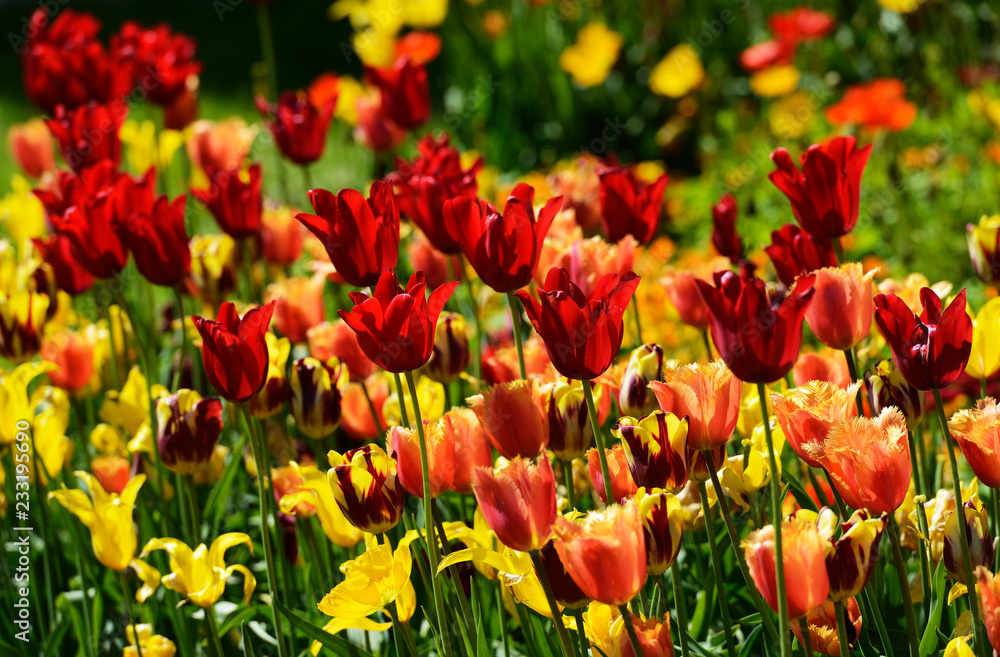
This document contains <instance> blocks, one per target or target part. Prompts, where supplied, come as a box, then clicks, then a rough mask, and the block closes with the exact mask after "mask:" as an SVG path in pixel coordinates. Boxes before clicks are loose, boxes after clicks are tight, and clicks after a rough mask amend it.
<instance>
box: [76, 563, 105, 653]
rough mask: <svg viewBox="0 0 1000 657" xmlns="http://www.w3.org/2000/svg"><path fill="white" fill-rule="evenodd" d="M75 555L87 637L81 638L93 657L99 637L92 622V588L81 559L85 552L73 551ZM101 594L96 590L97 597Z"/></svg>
mask: <svg viewBox="0 0 1000 657" xmlns="http://www.w3.org/2000/svg"><path fill="white" fill-rule="evenodd" d="M73 553H74V555H75V556H76V570H77V572H79V573H80V591H81V593H83V605H82V606H83V624H84V631H85V634H86V635H87V636H86V637H81V639H83V641H84V643H85V645H86V647H87V649H86V650H85V651H84V653H85V654H86V655H90V656H91V657H92V656H94V655H96V654H97V648H96V646H97V637H95V636H94V626H93V624H91V622H90V595H89V594H88V593H87V591H88V590H89V589H90V587H89V586H88V584H87V580H88V577H87V576H86V573H84V571H83V560H82V559H81V558H80V555H81V554H83V550H79V549H77V550H73ZM100 594H101V592H100V591H99V590H96V589H95V595H100Z"/></svg>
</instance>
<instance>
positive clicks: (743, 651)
mask: <svg viewBox="0 0 1000 657" xmlns="http://www.w3.org/2000/svg"><path fill="white" fill-rule="evenodd" d="M758 622H760V619H758ZM763 633H764V626H763V625H758V626H757V627H755V628H753V631H752V632H750V634H748V635H747V638H746V640H745V641H744V642H743V646H742V647H740V652H739V655H738V657H750V649H751V648H753V644H754V642H756V641H757V639H758V638H760V636H761V635H762V634H763Z"/></svg>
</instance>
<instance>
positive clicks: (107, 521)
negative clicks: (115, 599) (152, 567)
mask: <svg viewBox="0 0 1000 657" xmlns="http://www.w3.org/2000/svg"><path fill="white" fill-rule="evenodd" d="M75 474H76V476H77V478H78V479H81V480H82V481H83V482H84V483H85V484H86V485H87V489H88V490H89V491H90V494H89V495H88V494H87V493H85V492H83V491H82V490H80V489H79V488H74V489H72V490H71V489H68V488H66V485H65V484H63V486H62V488H61V489H60V490H57V491H53V492H51V493H49V499H50V500H52V499H54V500H55V501H57V502H59V504H61V505H63V506H64V507H65V508H66V510H67V511H69V512H70V513H72V514H73V515H75V516H76V517H77V518H79V519H80V522H82V523H83V525H84V526H85V527H86V528H87V529H88V530H89V531H90V540H91V544H92V545H93V548H94V556H96V557H97V560H98V561H100V562H101V563H102V564H104V565H105V566H107V567H108V568H110V569H112V570H117V571H119V572H120V571H123V570H125V569H126V568H128V566H129V564H130V563H131V562H132V560H133V557H134V556H135V549H136V544H137V542H138V539H137V538H136V535H135V526H134V525H133V524H132V509H133V507H134V506H135V498H136V496H137V495H138V494H139V489H140V488H142V484H143V483H144V482H145V481H146V475H141V474H140V475H136V476H135V477H133V478H132V480H131V481H129V482H128V484H127V485H126V486H125V490H123V491H122V493H121V495H117V494H115V493H108V492H106V491H105V490H104V488H102V487H101V484H100V483H99V482H98V481H97V479H96V478H95V477H94V475H92V474H90V473H89V472H81V471H78V472H76V473H75Z"/></svg>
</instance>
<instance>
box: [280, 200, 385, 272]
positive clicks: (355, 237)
mask: <svg viewBox="0 0 1000 657" xmlns="http://www.w3.org/2000/svg"><path fill="white" fill-rule="evenodd" d="M309 200H310V201H312V205H313V208H314V209H315V210H316V212H317V214H318V215H319V216H317V215H315V214H307V213H305V212H300V213H299V214H297V215H296V218H297V219H298V220H299V221H301V222H302V224H303V225H304V226H305V227H306V228H308V229H309V230H310V231H312V234H313V235H315V236H316V237H318V238H319V240H320V241H321V242H322V243H323V247H324V248H326V254H327V255H328V256H329V257H330V262H332V263H333V266H334V267H336V268H337V273H338V274H340V275H341V276H342V277H343V279H344V280H345V281H347V282H348V283H350V284H351V285H353V286H355V287H369V286H372V285H375V283H377V282H378V280H379V277H380V276H381V275H382V273H383V272H387V271H392V270H393V269H395V268H396V260H397V259H398V257H399V210H398V209H396V201H395V198H394V197H393V194H392V185H391V184H390V183H387V182H384V181H382V180H376V181H375V182H373V183H372V186H371V189H370V191H369V192H368V199H365V197H364V195H363V194H362V193H361V192H359V191H356V190H353V189H342V190H340V192H338V193H337V195H336V196H334V195H333V194H331V193H330V192H328V191H327V190H325V189H312V190H309Z"/></svg>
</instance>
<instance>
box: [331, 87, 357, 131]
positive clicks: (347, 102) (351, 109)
mask: <svg viewBox="0 0 1000 657" xmlns="http://www.w3.org/2000/svg"><path fill="white" fill-rule="evenodd" d="M337 92H338V93H337V108H336V109H335V110H333V113H334V115H335V116H336V117H337V118H338V119H340V120H341V121H343V122H344V123H346V124H347V125H349V126H352V127H353V126H356V125H357V124H358V105H357V100H358V97H359V96H361V95H363V94H364V92H365V88H364V85H362V84H361V83H360V82H359V81H358V80H357V78H353V77H351V76H349V75H345V76H344V77H342V78H340V80H338V81H337Z"/></svg>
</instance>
